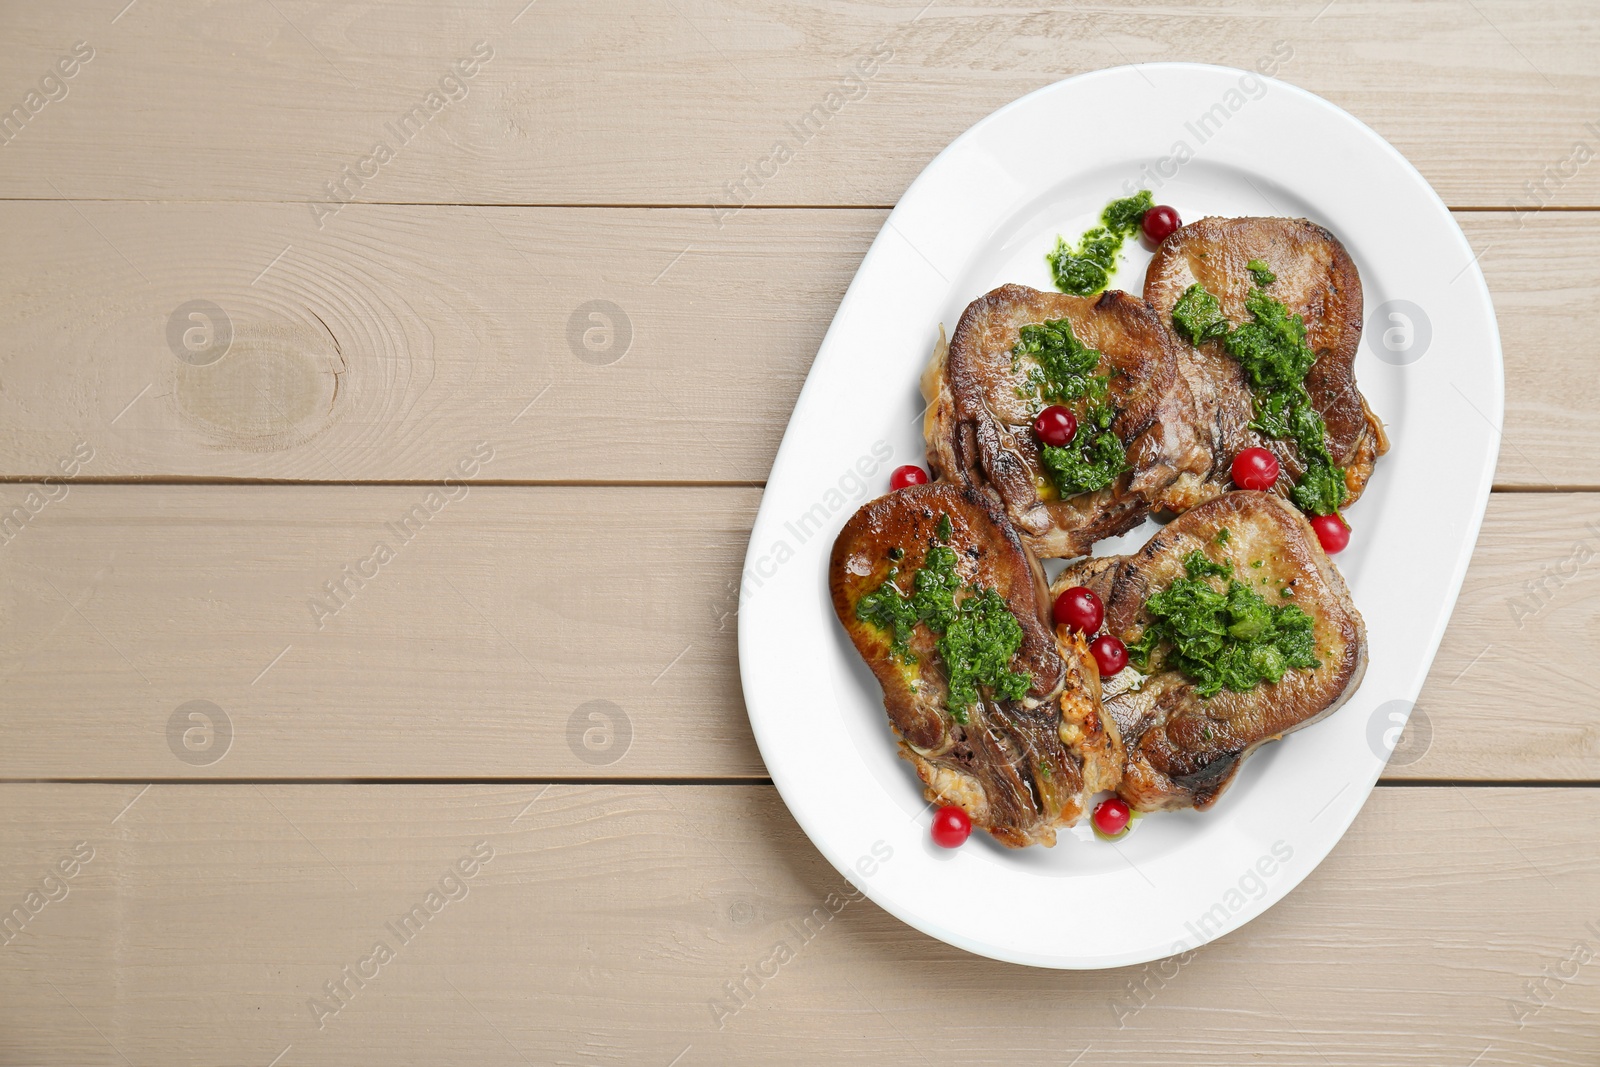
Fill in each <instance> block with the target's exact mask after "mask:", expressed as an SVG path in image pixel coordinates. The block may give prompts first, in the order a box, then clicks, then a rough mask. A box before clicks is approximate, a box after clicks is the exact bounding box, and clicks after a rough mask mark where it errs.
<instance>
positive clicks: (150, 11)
mask: <svg viewBox="0 0 1600 1067" xmlns="http://www.w3.org/2000/svg"><path fill="white" fill-rule="evenodd" d="M117 6H120V5H110V7H112V8H115V7H117ZM107 8H108V5H105V4H102V3H90V2H87V0H78V2H76V3H72V4H68V5H50V6H47V7H36V8H34V9H30V10H16V11H12V12H9V13H8V14H7V16H6V27H5V32H4V33H0V69H3V70H6V71H8V72H10V73H11V76H10V77H8V78H7V80H6V81H7V85H6V88H5V94H6V95H5V96H4V97H3V98H0V100H3V102H4V105H5V106H6V107H7V108H9V107H11V106H13V105H18V104H24V103H27V98H26V94H27V93H28V92H29V91H37V90H39V89H40V86H39V84H38V83H39V82H40V81H41V80H42V79H43V78H44V77H45V76H47V75H49V74H50V73H51V71H52V69H53V68H54V65H55V63H56V61H57V59H58V58H59V57H60V56H61V55H62V54H63V53H66V52H68V51H69V50H70V49H71V47H72V45H73V43H74V42H75V41H79V40H82V41H84V42H85V43H86V44H87V45H88V46H89V47H91V48H92V49H93V50H94V58H93V59H92V60H91V61H90V62H88V63H87V64H84V65H81V67H79V68H78V69H77V70H76V73H75V74H74V76H73V77H72V78H71V79H68V80H66V81H64V82H60V83H48V84H45V85H44V86H43V91H44V92H48V93H50V94H51V95H53V96H56V97H57V98H58V99H55V100H54V101H47V100H46V98H45V97H44V96H43V95H41V96H39V97H36V98H35V101H34V104H35V106H36V107H37V108H38V110H37V113H36V114H32V115H28V116H26V121H25V122H24V123H23V124H22V125H21V127H20V132H18V133H16V134H15V136H14V137H13V139H12V140H11V143H9V144H7V145H5V151H6V153H7V159H6V166H5V167H4V168H3V169H0V196H5V197H29V198H41V197H42V198H54V197H58V196H69V197H74V198H82V199H97V198H134V199H144V198H149V199H162V200H173V199H204V200H216V199H247V200H271V201H289V202H295V203H298V204H304V203H305V202H308V201H311V200H313V199H315V198H318V197H327V196H328V195H329V194H328V193H327V191H326V187H327V186H328V184H329V183H333V182H339V181H346V182H347V183H349V184H347V186H346V188H347V189H348V190H349V191H348V192H347V193H345V194H343V195H359V196H360V197H361V198H362V199H364V200H369V201H383V202H435V203H440V202H443V203H455V202H468V203H489V202H493V203H518V204H537V203H567V204H572V203H580V204H592V203H606V204H641V203H648V204H661V203H671V204H694V205H710V204H713V203H715V202H718V201H726V200H729V198H730V194H729V193H728V191H727V185H728V183H731V182H738V181H741V180H749V179H747V178H746V176H747V175H748V174H753V173H756V171H757V170H761V171H771V170H774V169H775V168H773V167H772V165H771V160H772V159H773V158H774V151H775V145H776V144H777V143H779V142H783V143H784V144H785V146H786V147H787V148H788V149H789V153H788V154H789V156H790V157H791V158H789V159H788V160H787V162H784V163H783V164H782V165H781V167H778V168H776V173H775V174H773V175H772V176H770V177H768V178H765V179H758V180H754V181H755V185H753V186H751V188H754V189H755V190H756V192H755V197H756V202H757V203H768V204H813V205H815V204H873V205H886V204H891V203H893V202H894V201H895V200H896V199H897V198H898V197H899V195H900V192H901V190H903V189H904V188H905V187H906V185H907V184H908V183H909V182H910V181H911V179H912V178H913V177H915V175H916V174H917V173H918V172H919V171H920V170H921V169H922V167H923V166H924V165H926V163H927V162H928V161H929V160H930V159H931V158H932V157H933V156H934V155H935V154H936V153H937V152H938V151H939V150H940V149H941V148H942V147H944V145H946V144H947V143H949V141H950V140H951V139H953V138H954V137H955V136H957V135H958V134H960V133H961V132H962V131H963V130H965V129H966V128H967V127H968V126H970V125H971V124H972V123H974V122H976V121H977V120H978V119H980V118H982V117H983V116H984V115H986V114H988V113H989V112H991V111H993V110H994V109H996V108H998V107H1000V106H1001V105H1003V104H1006V103H1008V102H1009V101H1011V100H1014V99H1016V98H1017V97H1019V96H1022V95H1023V94H1025V93H1028V92H1030V91H1032V90H1034V89H1037V88H1039V87H1041V86H1043V85H1047V84H1049V83H1051V82H1054V81H1056V80H1058V79H1060V78H1063V77H1066V76H1068V75H1071V74H1075V73H1080V72H1083V71H1088V70H1095V69H1098V68H1102V67H1108V66H1115V65H1117V64H1122V63H1138V62H1157V61H1162V60H1170V59H1172V58H1174V57H1175V56H1180V55H1181V57H1182V58H1184V59H1190V60H1197V61H1201V62H1208V63H1222V64H1227V65H1232V66H1237V67H1244V68H1250V69H1260V67H1259V64H1262V63H1267V62H1271V61H1274V59H1275V57H1287V58H1286V59H1280V60H1279V61H1278V62H1276V64H1275V66H1273V67H1272V68H1271V69H1274V70H1276V71H1277V73H1278V74H1279V75H1280V76H1281V77H1283V78H1285V79H1287V80H1289V81H1291V82H1293V83H1295V84H1297V85H1301V86H1304V87H1305V88H1307V89H1310V90H1311V91H1313V92H1316V93H1320V94H1322V95H1323V96H1325V97H1327V98H1328V99H1330V100H1332V101H1333V102H1334V103H1336V104H1339V105H1340V106H1342V107H1344V108H1346V109H1348V110H1350V111H1351V112H1352V113H1354V114H1355V115H1356V116H1358V117H1359V118H1361V119H1362V120H1363V121H1365V122H1366V123H1368V124H1369V125H1371V126H1372V127H1374V128H1375V129H1376V130H1377V131H1378V132H1379V133H1381V134H1383V135H1384V136H1385V137H1387V138H1388V139H1389V140H1390V141H1391V142H1393V143H1394V144H1395V146H1396V147H1398V148H1399V149H1400V150H1401V151H1402V152H1404V153H1405V154H1406V155H1407V156H1408V157H1409V158H1410V159H1411V160H1412V161H1413V162H1414V163H1415V164H1416V165H1417V166H1418V168H1419V169H1420V170H1421V171H1422V173H1423V174H1424V175H1425V176H1426V177H1428V178H1429V180H1431V181H1432V182H1433V183H1434V185H1435V186H1436V187H1437V188H1438V189H1439V191H1440V193H1441V195H1443V196H1444V198H1445V199H1446V201H1447V202H1449V203H1452V204H1457V205H1490V206H1499V207H1510V206H1513V205H1516V204H1521V203H1532V202H1533V201H1532V200H1531V199H1530V197H1531V196H1532V195H1533V194H1531V193H1530V192H1529V191H1528V190H1527V188H1526V187H1525V183H1530V182H1532V183H1543V185H1544V189H1543V191H1542V192H1540V193H1539V194H1538V195H1539V197H1540V198H1541V199H1543V200H1547V201H1549V202H1551V203H1556V204H1565V205H1573V204H1587V205H1595V204H1600V170H1597V169H1596V168H1593V167H1584V166H1582V165H1581V163H1578V162H1576V161H1575V159H1574V157H1573V155H1572V153H1573V150H1574V145H1575V144H1576V143H1578V142H1586V143H1587V145H1588V147H1589V149H1590V150H1594V149H1596V148H1597V147H1600V131H1597V130H1595V129H1594V128H1593V127H1592V126H1589V125H1586V124H1591V123H1593V122H1594V121H1595V119H1596V116H1597V115H1600V73H1597V71H1596V69H1595V67H1594V64H1593V62H1592V51H1593V49H1594V47H1595V45H1596V43H1597V39H1596V32H1595V23H1594V20H1593V18H1592V12H1591V11H1590V10H1589V9H1588V7H1587V5H1585V4H1584V3H1582V2H1581V0H1545V2H1542V3H1525V2H1516V0H1478V2H1475V3H1474V4H1472V5H1470V7H1467V8H1461V7H1458V6H1456V5H1451V4H1405V5H1394V4H1387V3H1384V4H1380V3H1375V2H1372V0H1342V2H1339V3H1336V4H1332V5H1329V4H1324V3H1322V2H1321V0H1317V2H1313V3H1302V4H1296V5H1293V6H1278V7H1263V6H1261V5H1243V6H1241V5H1238V4H1236V3H1232V2H1230V0H1208V2H1205V3H1199V4H1187V5H1181V6H1175V5H1172V4H1167V3H1161V2H1159V0H1130V2H1128V3H1124V4H1119V5H1117V6H1116V7H1114V8H1104V9H1101V10H1083V9H1062V10H1041V9H1036V8H1032V7H1022V8H1019V7H1015V6H1009V5H1004V4H1000V3H996V2H984V3H977V4H961V5H953V4H937V3H936V4H934V5H933V6H932V7H928V6H927V5H926V4H925V3H924V0H898V2H896V3H894V4H889V5H884V4H868V3H861V2H856V3H829V4H825V5H806V4H798V3H781V4H764V3H759V2H757V0H673V2H672V3H666V4H651V5H647V6H644V7H640V6H639V5H637V4H632V3H628V2H627V0H604V2H595V0H583V2H580V0H542V2H540V3H539V4H538V5H537V7H536V8H533V9H528V8H527V7H526V3H525V0H496V2H495V3H492V4H490V3H483V4H478V5H472V6H470V7H452V8H451V9H450V10H449V11H440V10H438V8H437V6H436V5H434V4H429V3H421V2H416V0H412V2H409V3H400V4H384V5H377V4H346V5H340V6H338V7H337V8H327V7H324V6H321V5H316V4H311V3H307V2H304V0H299V2H291V0H283V2H279V3H270V4H244V5H228V6H223V7H216V6H210V5H199V4H193V3H191V4H141V5H138V6H137V7H136V8H134V9H133V10H129V11H126V12H122V13H121V14H120V15H119V14H117V13H116V12H115V11H114V10H112V11H108V10H107ZM1378 21H1381V22H1382V25H1383V33H1382V34H1381V36H1380V37H1375V36H1374V34H1373V32H1372V30H1373V26H1374V25H1375V23H1376V22H1378ZM480 43H481V46H480ZM475 49H478V51H476V52H475ZM483 55H488V56H489V58H487V59H484V60H482V61H481V62H475V59H476V58H477V57H478V56H483ZM875 56H876V57H878V59H879V62H878V63H876V64H875V65H872V64H871V60H872V59H873V57H875ZM863 63H868V64H869V65H868V66H866V67H862V66H860V64H863ZM461 64H465V65H466V66H468V67H470V68H472V69H473V71H474V72H473V73H472V75H471V76H470V77H465V78H462V77H460V74H459V73H456V75H455V77H456V80H455V81H453V82H451V81H445V79H447V78H450V77H451V76H452V74H453V72H459V71H460V70H461V69H462V68H461V66H460V65H461ZM858 72H865V74H866V76H865V78H864V79H863V78H861V77H860V76H859V73H858ZM852 75H855V77H854V79H853V80H852ZM63 90H64V92H65V95H62V92H63ZM430 92H437V93H439V95H438V96H437V97H436V98H435V105H436V106H434V107H428V106H427V97H428V94H429V93H430ZM830 94H834V95H830ZM197 100H203V101H204V102H205V105H206V106H205V107H203V108H197V107H194V102H195V101H197ZM418 107H422V108H423V110H421V111H416V112H414V111H413V109H414V108H418ZM813 109H816V114H817V115H819V116H821V118H819V119H814V120H813V127H814V128H820V132H814V133H810V134H800V133H796V132H795V130H796V129H797V128H798V125H799V124H800V123H801V122H802V121H803V120H804V119H805V118H806V116H807V115H808V114H810V113H812V112H813ZM1201 109H1203V108H1201ZM407 114H412V115H413V116H414V117H413V119H412V123H411V125H410V126H409V127H408V128H407V129H406V130H405V131H404V132H395V131H396V130H397V129H398V127H399V125H400V123H401V122H402V117H403V116H405V115H407ZM379 141H382V142H384V143H386V144H387V145H389V147H390V148H391V150H392V151H391V156H392V158H389V159H387V160H381V161H377V162H374V161H373V157H372V155H371V153H372V152H373V147H374V144H375V143H376V142H379ZM779 158H782V157H779ZM175 160H181V161H182V165H174V161H175ZM364 160H365V161H366V162H363V161H364ZM346 167H349V168H351V172H352V173H355V172H357V171H358V170H359V172H360V174H361V175H364V177H361V178H360V180H359V185H357V184H356V183H355V180H353V179H350V178H349V177H347V175H346V171H345V168H346ZM302 210H307V209H306V208H304V207H302ZM707 217H708V218H709V217H710V215H709V212H708V213H707Z"/></svg>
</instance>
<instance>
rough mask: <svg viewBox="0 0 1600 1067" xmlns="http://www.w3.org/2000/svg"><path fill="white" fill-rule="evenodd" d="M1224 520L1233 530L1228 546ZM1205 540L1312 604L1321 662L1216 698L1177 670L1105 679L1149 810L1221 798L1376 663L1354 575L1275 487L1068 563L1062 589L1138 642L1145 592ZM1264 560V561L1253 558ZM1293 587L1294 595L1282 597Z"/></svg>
mask: <svg viewBox="0 0 1600 1067" xmlns="http://www.w3.org/2000/svg"><path fill="white" fill-rule="evenodd" d="M1223 528H1226V529H1227V530H1228V533H1229V536H1228V539H1227V541H1226V543H1224V544H1220V545H1219V544H1217V543H1216V538H1217V531H1219V530H1221V529H1223ZM1196 549H1199V550H1201V551H1203V552H1205V553H1206V554H1207V555H1208V556H1209V557H1210V558H1212V559H1215V560H1218V561H1223V562H1227V563H1230V564H1231V565H1232V566H1233V569H1234V572H1235V574H1236V575H1237V576H1238V578H1239V579H1240V580H1241V581H1248V582H1250V583H1251V584H1252V585H1253V586H1255V587H1256V588H1258V589H1259V590H1260V591H1261V592H1263V593H1264V594H1266V595H1268V596H1269V597H1270V598H1272V599H1274V600H1278V601H1279V602H1280V603H1294V604H1298V605H1299V606H1300V607H1301V608H1302V609H1303V610H1305V611H1306V612H1307V613H1309V614H1310V615H1311V616H1312V617H1313V618H1314V619H1315V628H1314V631H1313V632H1314V634H1315V636H1316V647H1317V656H1318V658H1319V659H1320V661H1321V664H1322V665H1321V666H1320V667H1318V668H1315V669H1312V670H1292V671H1290V672H1288V673H1287V674H1285V675H1284V676H1283V678H1282V680H1280V681H1278V682H1276V683H1270V682H1264V683H1262V684H1261V685H1259V686H1257V687H1256V688H1255V689H1253V690H1251V691H1250V692H1248V693H1235V692H1232V691H1230V690H1227V689H1224V690H1223V691H1222V692H1220V693H1218V694H1217V695H1215V696H1213V697H1211V698H1209V699H1202V698H1201V697H1200V696H1199V695H1198V694H1197V693H1196V692H1195V691H1194V686H1193V684H1192V683H1190V682H1189V681H1188V680H1187V679H1186V678H1185V677H1184V676H1183V675H1181V674H1179V673H1178V672H1176V671H1158V672H1157V673H1155V674H1153V675H1152V676H1150V677H1149V678H1148V679H1147V680H1146V681H1145V682H1144V683H1143V684H1142V685H1141V686H1140V687H1139V688H1138V689H1137V690H1136V691H1132V690H1130V691H1122V685H1121V684H1119V683H1125V682H1126V681H1127V680H1128V679H1126V678H1124V677H1123V673H1126V672H1123V673H1119V674H1118V675H1117V676H1116V677H1115V678H1112V679H1106V680H1103V683H1102V684H1103V685H1104V687H1105V690H1104V691H1105V692H1106V693H1108V694H1114V695H1107V696H1106V697H1105V711H1106V714H1107V715H1108V716H1109V717H1110V718H1111V719H1112V720H1114V722H1115V723H1116V725H1117V728H1118V731H1119V733H1120V735H1121V737H1122V741H1123V744H1124V745H1125V747H1126V753H1127V762H1126V764H1125V766H1124V770H1123V777H1122V783H1121V785H1120V786H1119V787H1118V793H1119V794H1120V795H1121V796H1122V797H1123V799H1125V800H1126V801H1127V802H1128V803H1129V804H1131V805H1132V806H1134V807H1135V808H1138V809H1139V810H1141V811H1158V810H1164V809H1173V808H1188V807H1194V808H1201V809H1204V808H1208V807H1210V806H1211V805H1212V804H1213V803H1215V802H1216V800H1217V798H1218V797H1219V796H1221V795H1222V793H1223V791H1224V790H1226V789H1227V788H1228V786H1229V784H1230V783H1231V782H1232V781H1233V779H1234V776H1235V775H1236V774H1237V773H1238V771H1239V767H1240V765H1241V764H1242V763H1243V762H1244V760H1245V759H1246V758H1247V757H1248V756H1249V755H1250V753H1251V752H1253V751H1255V749H1256V748H1258V747H1259V746H1260V745H1262V744H1264V743H1266V742H1267V741H1275V740H1277V739H1278V738H1280V737H1282V736H1284V735H1285V734H1287V733H1290V732H1292V731H1294V730H1298V729H1300V728H1301V727H1303V726H1308V725H1310V724H1311V723H1313V722H1316V721H1317V720H1319V719H1321V718H1322V717H1323V716H1325V715H1327V714H1329V713H1330V712H1332V711H1333V710H1334V709H1335V708H1337V707H1339V705H1340V704H1342V703H1343V702H1344V700H1345V699H1346V697H1348V696H1349V695H1350V694H1351V693H1353V692H1354V691H1355V689H1356V686H1357V685H1359V684H1360V681H1361V676H1362V674H1363V673H1364V672H1365V670H1366V664H1367V653H1366V627H1365V625H1364V624H1363V623H1362V621H1361V616H1360V614H1358V613H1357V611H1356V609H1355V605H1354V604H1352V603H1351V602H1350V593H1349V591H1348V590H1347V589H1346V588H1345V584H1344V579H1343V578H1342V577H1341V576H1340V575H1339V572H1338V570H1337V569H1335V567H1334V565H1333V563H1332V562H1331V561H1330V560H1329V559H1328V557H1327V555H1326V554H1325V553H1324V552H1323V551H1322V548H1321V546H1320V545H1319V544H1318V542H1317V538H1316V535H1315V534H1314V533H1313V532H1312V530H1311V527H1310V526H1309V524H1307V522H1306V520H1305V518H1304V517H1303V516H1301V514H1300V513H1299V512H1298V511H1297V510H1295V508H1294V507H1293V506H1291V505H1290V504H1288V503H1287V502H1285V501H1284V500H1282V499H1281V498H1280V497H1277V496H1275V495H1273V494H1270V493H1250V492H1233V493H1225V494H1223V495H1222V496H1220V497H1217V498H1216V499H1214V500H1211V501H1209V502H1208V503H1205V504H1201V505H1199V506H1198V507H1195V508H1194V509H1192V510H1190V511H1188V512H1186V513H1185V514H1183V515H1180V516H1179V517H1178V518H1176V519H1174V520H1173V521H1172V522H1171V523H1169V524H1168V525H1167V526H1166V527H1165V528H1164V529H1163V530H1162V531H1161V532H1160V533H1158V534H1157V535H1156V536H1155V537H1153V538H1151V540H1150V542H1149V543H1148V544H1146V545H1145V546H1144V548H1142V549H1140V550H1139V551H1138V552H1136V553H1134V554H1133V555H1131V556H1116V557H1101V558H1098V559H1089V560H1085V561H1083V562H1082V563H1080V564H1077V565H1074V566H1072V567H1069V568H1067V569H1066V570H1065V571H1064V572H1062V574H1061V575H1060V577H1058V578H1057V579H1056V582H1055V584H1054V586H1053V589H1052V591H1053V592H1056V593H1059V592H1060V591H1062V590H1064V589H1066V588H1068V587H1070V586H1074V585H1084V586H1087V587H1089V588H1090V589H1093V590H1094V591H1095V592H1096V593H1097V594H1099V596H1100V598H1101V600H1102V601H1103V602H1104V604H1105V606H1106V623H1105V631H1106V632H1107V633H1111V634H1114V635H1116V636H1117V637H1118V638H1120V639H1121V640H1123V641H1124V642H1132V641H1134V640H1135V639H1137V638H1138V637H1139V636H1140V635H1141V634H1142V633H1143V632H1144V628H1145V626H1146V624H1147V623H1148V622H1149V616H1148V615H1147V614H1146V613H1145V611H1144V604H1145V601H1146V600H1147V599H1149V597H1150V596H1151V595H1152V594H1154V593H1156V592H1159V591H1160V590H1162V589H1164V588H1166V587H1167V586H1168V585H1170V584H1171V583H1172V581H1173V580H1174V579H1176V578H1179V577H1181V576H1182V575H1183V573H1184V565H1183V558H1184V557H1185V556H1187V555H1188V554H1189V553H1190V552H1192V551H1195V550H1196ZM1257 560H1260V561H1262V565H1261V566H1260V567H1252V566H1251V564H1252V563H1253V562H1255V561H1257ZM1283 588H1289V589H1291V590H1292V591H1293V597H1292V599H1280V594H1279V592H1278V591H1279V590H1280V589H1283Z"/></svg>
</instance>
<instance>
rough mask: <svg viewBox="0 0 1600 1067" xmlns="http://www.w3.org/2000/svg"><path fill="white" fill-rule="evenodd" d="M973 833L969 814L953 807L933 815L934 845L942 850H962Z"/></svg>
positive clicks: (940, 810)
mask: <svg viewBox="0 0 1600 1067" xmlns="http://www.w3.org/2000/svg"><path fill="white" fill-rule="evenodd" d="M971 833H972V820H971V819H969V818H967V813H966V812H964V811H962V810H961V809H960V808H958V807H955V806H954V805H951V806H950V807H947V808H940V809H939V810H938V811H936V812H934V813H933V843H934V844H936V845H938V846H939V847H940V848H960V847H961V844H962V842H964V841H965V840H966V839H967V837H968V835H970V834H971Z"/></svg>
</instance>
